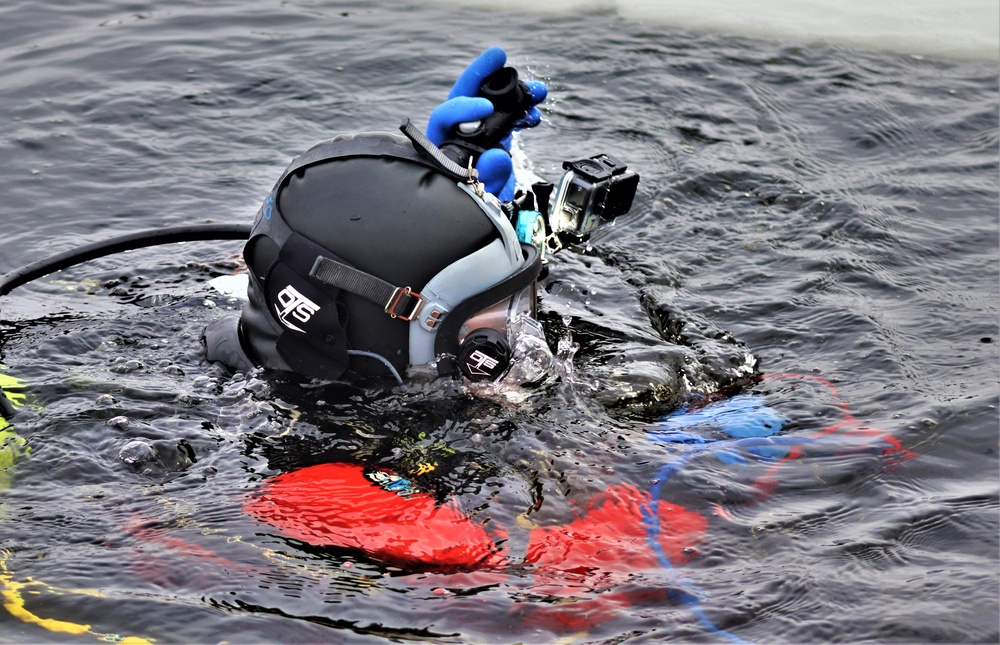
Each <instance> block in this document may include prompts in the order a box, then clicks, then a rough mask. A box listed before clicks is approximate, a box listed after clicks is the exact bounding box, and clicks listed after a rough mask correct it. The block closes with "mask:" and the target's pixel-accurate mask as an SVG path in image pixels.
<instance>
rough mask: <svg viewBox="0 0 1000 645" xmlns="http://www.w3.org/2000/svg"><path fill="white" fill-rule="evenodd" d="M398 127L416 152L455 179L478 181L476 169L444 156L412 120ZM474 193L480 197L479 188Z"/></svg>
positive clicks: (407, 120) (471, 182)
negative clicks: (464, 166) (463, 165)
mask: <svg viewBox="0 0 1000 645" xmlns="http://www.w3.org/2000/svg"><path fill="white" fill-rule="evenodd" d="M399 129H400V131H401V132H402V133H403V134H405V135H406V136H407V138H408V139H409V140H410V141H412V142H413V147H414V148H416V150H417V152H419V153H420V154H422V155H424V156H425V157H428V158H430V159H432V160H434V163H436V164H437V165H438V166H440V168H441V169H442V170H444V171H446V172H447V173H449V174H450V175H452V176H453V177H454V178H455V179H461V180H464V181H465V182H467V183H469V184H473V185H475V184H477V183H478V181H479V171H478V170H476V169H475V168H473V167H472V166H471V165H470V166H469V167H468V168H463V167H462V166H460V165H458V164H457V163H455V162H454V161H452V160H451V159H449V158H448V157H446V156H445V154H444V153H443V152H441V149H440V148H438V147H437V146H436V145H434V144H433V143H431V140H430V139H428V138H427V137H426V136H425V135H424V133H423V132H421V131H420V128H418V127H417V126H415V125H413V122H411V121H410V120H409V119H406V120H405V121H403V124H402V125H401V126H399ZM476 194H477V195H479V196H480V197H482V195H481V194H480V192H479V190H477V191H476Z"/></svg>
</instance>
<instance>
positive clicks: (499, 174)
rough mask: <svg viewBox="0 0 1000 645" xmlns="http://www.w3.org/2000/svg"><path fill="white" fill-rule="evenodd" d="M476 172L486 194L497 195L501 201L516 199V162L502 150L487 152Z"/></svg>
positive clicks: (481, 156) (496, 149) (483, 155)
mask: <svg viewBox="0 0 1000 645" xmlns="http://www.w3.org/2000/svg"><path fill="white" fill-rule="evenodd" d="M476 170H478V171H479V181H481V182H482V183H483V185H484V186H485V187H486V192H488V193H492V194H493V195H496V197H497V199H499V200H500V201H510V200H511V199H513V198H514V183H515V180H514V162H512V161H511V159H510V155H508V154H507V153H506V152H504V151H503V150H501V149H500V148H491V149H489V150H487V151H485V152H484V153H483V154H481V155H480V156H479V161H478V162H476Z"/></svg>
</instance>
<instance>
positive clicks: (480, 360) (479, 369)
mask: <svg viewBox="0 0 1000 645" xmlns="http://www.w3.org/2000/svg"><path fill="white" fill-rule="evenodd" d="M499 364H500V361H498V360H497V359H495V358H493V357H492V356H487V355H486V354H485V353H483V352H482V351H481V350H478V349H477V350H476V351H474V352H472V354H471V355H470V356H469V358H468V360H466V362H465V365H466V367H468V368H469V372H471V373H472V374H476V375H478V376H491V375H492V373H493V370H495V369H496V368H497V365H499Z"/></svg>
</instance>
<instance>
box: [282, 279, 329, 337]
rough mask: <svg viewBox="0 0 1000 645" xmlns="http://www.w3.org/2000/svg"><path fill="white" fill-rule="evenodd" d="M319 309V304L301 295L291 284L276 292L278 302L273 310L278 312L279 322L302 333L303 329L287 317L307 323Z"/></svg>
mask: <svg viewBox="0 0 1000 645" xmlns="http://www.w3.org/2000/svg"><path fill="white" fill-rule="evenodd" d="M319 309H320V307H319V305H317V304H316V303H315V302H313V301H312V300H310V299H309V298H306V297H305V296H303V295H302V294H301V293H299V292H298V290H297V289H296V288H295V287H293V286H292V285H288V286H287V287H285V288H284V289H282V290H281V291H279V292H278V304H276V305H274V310H275V311H276V312H277V313H278V320H280V321H281V324H282V325H284V326H285V327H288V328H289V329H294V330H295V331H297V332H300V333H303V334H304V333H306V332H305V330H304V329H301V328H299V327H298V326H296V325H295V323H293V322H290V321H289V320H288V317H289V316H291V317H292V318H294V319H295V320H297V321H299V322H301V323H307V322H309V319H310V318H312V317H313V314H315V313H316V312H317V311H319Z"/></svg>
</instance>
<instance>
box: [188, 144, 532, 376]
mask: <svg viewBox="0 0 1000 645" xmlns="http://www.w3.org/2000/svg"><path fill="white" fill-rule="evenodd" d="M415 146H417V144H415V143H414V142H412V141H411V140H410V139H407V138H405V137H401V136H399V135H393V134H387V133H362V134H355V135H349V136H341V137H337V138H335V139H332V140H330V141H327V142H324V143H321V144H319V145H317V146H314V147H313V148H311V149H310V150H309V151H307V152H306V153H304V154H303V155H302V156H300V157H299V158H297V159H296V160H294V161H293V162H292V164H291V165H290V166H289V167H288V169H287V170H286V171H285V172H284V174H283V175H282V177H281V178H280V179H279V181H278V182H277V184H276V185H275V187H274V190H273V191H272V192H271V194H270V195H269V196H268V197H267V199H266V201H265V203H264V205H263V206H262V207H261V209H260V211H259V212H258V215H257V219H256V221H255V223H254V227H253V231H252V233H251V236H250V239H249V241H248V242H247V244H246V247H245V249H244V257H245V260H246V263H247V267H248V269H249V272H250V286H249V294H248V295H249V301H248V303H247V305H246V306H245V307H244V309H243V313H242V316H241V318H240V323H239V336H240V342H239V347H238V348H237V347H236V341H235V339H228V341H227V340H226V339H223V340H222V341H220V340H219V338H218V336H219V334H218V328H220V327H225V326H226V325H227V324H228V325H229V326H230V327H232V328H233V329H235V325H233V323H231V322H230V323H220V324H219V325H216V333H215V334H214V336H216V338H213V331H212V330H211V329H210V330H209V332H208V334H207V336H206V339H207V341H208V345H209V357H210V358H213V359H215V360H223V361H224V362H227V363H230V364H231V363H234V362H235V363H237V365H236V366H237V367H239V366H240V365H239V363H240V360H234V356H229V354H233V355H235V354H236V353H238V350H239V349H242V350H243V351H244V352H245V354H246V356H247V357H248V358H249V359H250V361H251V362H252V363H253V364H256V365H259V366H263V367H267V368H272V369H277V370H284V371H290V372H295V373H298V374H300V375H303V376H306V377H312V378H321V379H351V378H366V377H380V376H391V375H397V376H398V375H401V374H405V373H407V372H408V371H411V370H419V369H420V368H428V369H433V370H436V371H437V373H440V374H457V373H462V374H464V375H465V376H466V377H467V378H470V379H473V380H480V379H489V380H494V379H496V378H498V377H500V376H501V375H502V374H503V373H504V371H505V370H506V369H507V366H508V365H509V363H510V359H511V348H512V347H513V337H514V335H515V334H517V333H518V332H519V331H520V329H519V328H520V327H521V326H522V325H523V324H524V321H525V319H527V318H528V317H531V316H533V315H534V312H535V281H536V280H537V278H538V275H539V273H540V271H541V260H540V257H539V250H538V249H537V248H535V247H533V246H531V245H526V244H522V243H521V242H520V241H519V239H518V236H517V233H516V231H515V229H514V226H513V225H512V224H511V221H510V219H509V217H508V215H507V214H506V213H505V212H504V210H503V209H502V207H501V205H500V203H499V202H498V201H497V200H496V198H494V197H493V196H492V195H490V194H489V193H485V192H484V191H483V190H482V187H481V185H480V184H477V183H476V182H475V181H474V179H473V181H471V182H470V181H469V177H468V175H467V174H466V175H465V177H460V176H458V173H457V172H456V171H455V169H456V168H457V166H455V165H454V164H452V165H451V167H450V168H449V167H447V166H446V165H445V166H443V165H442V164H441V163H440V162H439V161H435V160H434V159H433V158H431V157H430V156H428V155H427V154H426V153H425V152H426V151H424V150H418V149H417V147H415ZM460 170H461V169H460ZM465 172H467V171H465ZM213 345H214V347H213ZM213 354H214V355H213ZM244 366H245V365H244Z"/></svg>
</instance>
